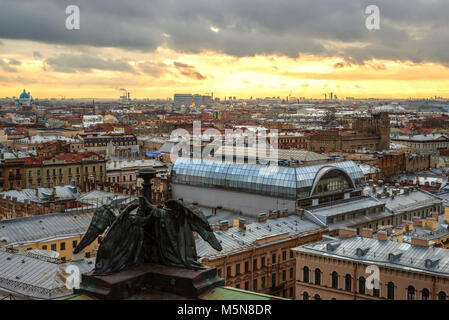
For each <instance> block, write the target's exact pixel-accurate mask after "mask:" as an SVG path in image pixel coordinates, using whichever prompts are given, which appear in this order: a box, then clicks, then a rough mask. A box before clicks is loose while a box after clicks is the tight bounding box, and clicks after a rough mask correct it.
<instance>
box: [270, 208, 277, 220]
mask: <svg viewBox="0 0 449 320" xmlns="http://www.w3.org/2000/svg"><path fill="white" fill-rule="evenodd" d="M268 218H269V219H277V218H279V210H270V213H269V216H268Z"/></svg>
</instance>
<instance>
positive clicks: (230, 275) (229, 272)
mask: <svg viewBox="0 0 449 320" xmlns="http://www.w3.org/2000/svg"><path fill="white" fill-rule="evenodd" d="M226 277H228V278H229V277H232V271H231V267H227V268H226Z"/></svg>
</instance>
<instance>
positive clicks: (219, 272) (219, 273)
mask: <svg viewBox="0 0 449 320" xmlns="http://www.w3.org/2000/svg"><path fill="white" fill-rule="evenodd" d="M217 274H218V277H219V278H221V269H217Z"/></svg>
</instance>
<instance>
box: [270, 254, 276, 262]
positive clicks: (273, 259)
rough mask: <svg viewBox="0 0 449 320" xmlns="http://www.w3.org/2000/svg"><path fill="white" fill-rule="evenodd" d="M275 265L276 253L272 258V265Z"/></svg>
mask: <svg viewBox="0 0 449 320" xmlns="http://www.w3.org/2000/svg"><path fill="white" fill-rule="evenodd" d="M275 263H276V253H273V255H272V256H271V264H275Z"/></svg>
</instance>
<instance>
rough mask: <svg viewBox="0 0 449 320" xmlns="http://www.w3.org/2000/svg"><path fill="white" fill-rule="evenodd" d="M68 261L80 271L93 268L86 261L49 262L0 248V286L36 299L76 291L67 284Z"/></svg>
mask: <svg viewBox="0 0 449 320" xmlns="http://www.w3.org/2000/svg"><path fill="white" fill-rule="evenodd" d="M68 265H74V266H77V267H78V268H79V270H80V273H81V274H82V273H85V272H88V271H90V270H92V269H93V266H94V264H93V263H91V264H89V263H87V262H86V261H84V260H83V261H79V262H71V263H65V264H59V263H53V262H48V261H46V260H45V259H37V258H34V257H29V256H27V255H23V254H18V253H10V252H6V251H0V288H1V289H2V290H5V291H7V292H12V293H17V294H21V295H25V296H27V297H31V298H35V299H52V298H58V297H61V296H67V295H70V294H72V293H73V290H70V289H68V288H67V287H66V284H65V283H66V277H67V276H68V273H66V272H65V270H66V268H67V266H68Z"/></svg>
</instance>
